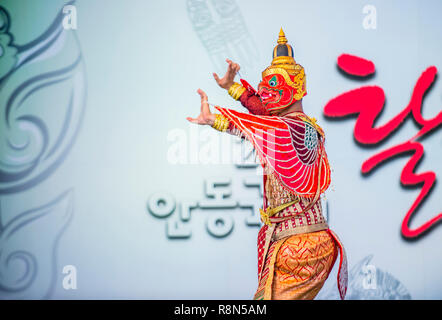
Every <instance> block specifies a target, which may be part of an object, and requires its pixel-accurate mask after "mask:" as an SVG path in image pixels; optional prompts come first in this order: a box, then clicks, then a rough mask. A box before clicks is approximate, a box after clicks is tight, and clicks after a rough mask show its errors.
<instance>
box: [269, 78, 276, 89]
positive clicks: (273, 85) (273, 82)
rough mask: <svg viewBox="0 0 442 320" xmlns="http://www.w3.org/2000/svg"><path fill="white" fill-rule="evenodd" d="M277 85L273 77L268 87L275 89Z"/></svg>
mask: <svg viewBox="0 0 442 320" xmlns="http://www.w3.org/2000/svg"><path fill="white" fill-rule="evenodd" d="M277 84H278V80H276V76H273V78H272V79H270V80H269V85H270V86H271V87H276V85H277Z"/></svg>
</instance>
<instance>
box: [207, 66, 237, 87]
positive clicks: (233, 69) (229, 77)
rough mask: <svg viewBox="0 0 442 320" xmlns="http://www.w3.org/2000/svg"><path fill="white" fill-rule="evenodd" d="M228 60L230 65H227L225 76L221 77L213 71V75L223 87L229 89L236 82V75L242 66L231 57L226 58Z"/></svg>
mask: <svg viewBox="0 0 442 320" xmlns="http://www.w3.org/2000/svg"><path fill="white" fill-rule="evenodd" d="M226 62H227V63H228V64H229V66H228V67H227V72H226V74H225V75H224V77H222V78H220V77H218V75H217V74H216V73H213V77H214V78H215V81H216V82H217V83H218V85H219V86H220V87H221V88H223V89H226V90H229V88H230V87H231V86H232V85H233V83H234V80H235V75H236V73H237V72H238V71H239V69H240V66H239V64H237V63H234V62H233V61H232V60H229V59H226Z"/></svg>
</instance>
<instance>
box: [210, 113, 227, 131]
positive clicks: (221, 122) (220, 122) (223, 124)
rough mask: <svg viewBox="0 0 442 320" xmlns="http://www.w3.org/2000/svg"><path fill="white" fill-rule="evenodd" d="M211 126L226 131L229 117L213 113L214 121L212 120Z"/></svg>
mask: <svg viewBox="0 0 442 320" xmlns="http://www.w3.org/2000/svg"><path fill="white" fill-rule="evenodd" d="M212 128H214V129H216V130H218V131H226V130H227V129H228V128H229V119H227V118H226V117H224V116H223V115H222V114H215V121H214V122H213V125H212Z"/></svg>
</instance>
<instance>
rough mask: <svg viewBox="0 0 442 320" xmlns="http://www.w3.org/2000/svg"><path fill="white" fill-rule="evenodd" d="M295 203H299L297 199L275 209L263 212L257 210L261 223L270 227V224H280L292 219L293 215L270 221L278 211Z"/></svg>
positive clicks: (268, 208) (269, 208)
mask: <svg viewBox="0 0 442 320" xmlns="http://www.w3.org/2000/svg"><path fill="white" fill-rule="evenodd" d="M297 202H299V200H298V199H296V200H293V201H290V202H287V203H284V204H281V205H280V206H277V207H275V208H271V207H267V209H266V210H265V211H264V210H262V209H259V212H260V213H261V221H262V222H264V223H265V224H266V225H268V226H270V225H271V224H272V223H276V222H281V221H284V220H287V219H291V218H292V217H293V215H292V216H289V217H284V218H280V219H272V217H273V216H274V215H275V214H277V213H278V212H279V211H282V210H284V209H285V208H287V207H290V206H291V205H293V204H295V203H297ZM295 215H296V214H295Z"/></svg>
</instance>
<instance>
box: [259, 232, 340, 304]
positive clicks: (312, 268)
mask: <svg viewBox="0 0 442 320" xmlns="http://www.w3.org/2000/svg"><path fill="white" fill-rule="evenodd" d="M268 253H269V254H268V255H267V259H266V262H265V269H266V270H265V271H264V272H263V275H262V278H261V279H260V285H259V288H258V290H257V292H256V295H255V299H278V300H292V299H293V300H295V299H296V300H298V299H299V300H309V299H313V298H314V297H315V296H316V295H317V294H318V292H319V290H320V289H321V288H322V286H323V285H324V283H325V280H327V277H328V275H329V274H330V271H331V269H332V267H333V264H334V262H335V260H336V257H337V254H338V250H337V248H336V244H335V241H334V239H333V238H332V236H331V235H330V234H329V232H328V231H327V230H323V231H318V232H311V233H303V234H295V235H292V236H290V237H287V238H284V239H281V240H279V241H275V242H273V243H272V244H271V246H270V248H269V252H268Z"/></svg>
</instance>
